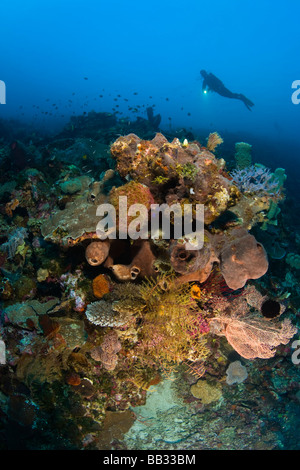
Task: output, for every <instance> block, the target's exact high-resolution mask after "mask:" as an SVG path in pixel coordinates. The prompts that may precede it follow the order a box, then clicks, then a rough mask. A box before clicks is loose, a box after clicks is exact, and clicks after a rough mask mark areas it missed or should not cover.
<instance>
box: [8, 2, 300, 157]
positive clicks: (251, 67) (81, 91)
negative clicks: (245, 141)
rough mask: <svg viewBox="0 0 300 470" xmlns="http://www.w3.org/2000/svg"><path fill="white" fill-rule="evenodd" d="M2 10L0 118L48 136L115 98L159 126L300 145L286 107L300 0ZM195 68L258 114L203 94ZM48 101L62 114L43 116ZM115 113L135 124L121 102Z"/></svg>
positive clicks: (17, 5)
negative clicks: (145, 110)
mask: <svg viewBox="0 0 300 470" xmlns="http://www.w3.org/2000/svg"><path fill="white" fill-rule="evenodd" d="M0 10H1V29H0V41H1V69H0V72H1V74H0V79H1V80H3V81H4V82H5V84H6V92H7V104H6V105H5V106H1V107H0V116H1V117H6V116H13V117H19V118H21V119H26V120H27V121H28V120H32V121H33V122H34V123H38V124H39V125H44V126H47V128H52V127H56V126H58V125H60V124H61V123H63V122H66V121H67V120H68V117H69V116H70V115H71V114H72V112H75V113H80V112H82V110H85V111H88V110H90V109H94V110H95V111H100V110H105V111H109V110H110V109H111V108H112V107H113V106H114V104H115V102H114V101H113V99H114V98H115V96H116V95H117V94H120V95H121V96H122V98H127V99H129V103H130V105H131V106H136V105H137V104H142V103H145V104H149V105H151V104H153V103H155V104H156V109H157V110H158V111H159V112H160V113H161V115H162V127H164V126H169V125H170V120H169V118H171V123H172V125H173V126H187V127H192V128H193V129H197V128H201V127H208V128H210V129H214V130H215V129H218V130H219V131H221V130H222V129H227V130H228V131H234V132H239V131H240V132H241V133H243V132H245V133H246V132H247V133H254V134H255V135H260V136H263V137H264V138H266V139H270V140H274V141H276V142H278V141H280V142H281V143H282V142H286V143H289V144H291V143H294V144H298V129H299V115H300V106H296V105H294V104H293V103H292V101H291V95H292V92H293V90H292V88H291V85H292V82H293V81H294V80H297V79H299V78H300V64H299V60H298V44H299V35H300V33H299V13H300V5H299V2H297V1H291V0H289V1H286V2H285V3H284V4H283V3H281V2H280V3H279V2H272V1H269V0H265V1H263V2H261V1H245V2H242V3H241V2H240V1H238V0H230V1H226V2H224V1H223V0H214V1H213V2H209V1H201V0H193V1H191V0H187V1H185V2H174V1H158V0H153V1H151V2H150V1H148V2H147V1H146V2H140V1H132V0H127V1H121V0H112V1H102V0H100V1H97V0H87V1H85V2H82V1H78V0H72V1H67V0H63V1H62V0H53V1H51V2H50V1H44V2H40V1H38V0H28V1H24V0H13V1H11V0H2V2H1V7H0ZM202 68H203V69H205V70H207V71H209V72H212V73H214V74H215V75H216V76H218V77H219V78H220V79H221V80H222V81H223V83H224V84H225V85H226V86H227V87H228V88H229V89H230V90H232V91H235V92H238V93H243V94H245V95H246V96H247V97H249V98H250V99H251V100H252V101H253V102H254V103H255V107H254V109H253V111H252V112H249V111H248V110H247V109H246V107H245V106H244V105H243V104H242V103H241V102H240V101H235V100H229V99H225V98H222V97H220V96H218V95H215V94H208V95H203V94H202V92H201V79H200V73H199V72H200V70H201V69H202ZM84 78H88V80H85V79H84ZM103 90H104V91H103ZM135 92H136V93H138V95H133V93H135ZM73 93H75V94H73ZM99 94H103V98H102V99H101V98H99ZM149 96H152V99H150V98H149ZM166 98H168V99H169V101H166ZM47 100H49V101H47ZM69 100H71V101H69ZM53 104H55V105H57V107H58V110H55V109H54V111H55V113H54V116H52V117H51V116H50V117H49V116H48V117H47V116H46V117H45V116H44V115H43V114H42V113H41V112H42V111H48V112H52V111H53V108H54V106H52V105H53ZM118 104H119V111H121V112H123V113H126V115H130V113H128V109H127V108H128V103H127V102H124V101H122V99H120V100H119V103H118ZM20 106H22V108H20ZM36 106H39V109H36ZM181 108H183V110H181ZM23 113H24V114H23ZM187 113H191V116H188V115H187ZM61 115H64V117H61ZM285 157H286V156H285Z"/></svg>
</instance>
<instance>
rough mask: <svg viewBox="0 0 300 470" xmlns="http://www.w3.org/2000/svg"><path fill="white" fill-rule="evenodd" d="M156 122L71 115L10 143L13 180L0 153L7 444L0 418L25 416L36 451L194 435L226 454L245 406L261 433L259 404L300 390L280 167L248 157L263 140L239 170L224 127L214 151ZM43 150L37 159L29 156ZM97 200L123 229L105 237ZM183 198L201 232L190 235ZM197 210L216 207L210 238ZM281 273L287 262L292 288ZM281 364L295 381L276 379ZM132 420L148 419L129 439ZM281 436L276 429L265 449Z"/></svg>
mask: <svg viewBox="0 0 300 470" xmlns="http://www.w3.org/2000/svg"><path fill="white" fill-rule="evenodd" d="M147 117H148V119H144V118H140V119H137V120H136V121H135V122H134V123H130V122H129V120H127V119H126V118H124V119H122V120H121V119H120V120H118V119H117V118H116V116H115V115H112V114H110V113H95V112H91V113H88V115H86V116H77V117H73V118H72V119H71V121H70V123H69V124H68V125H67V126H66V127H65V129H64V130H63V132H62V133H61V134H59V135H58V136H56V139H54V140H51V141H46V140H41V141H38V140H34V139H33V142H34V143H29V144H28V146H26V145H24V146H23V145H21V144H19V143H16V144H15V145H14V146H13V147H14V148H13V149H12V150H13V154H12V155H13V158H14V161H17V162H18V165H19V166H18V172H17V174H16V175H12V168H11V165H8V163H7V160H6V163H5V165H7V166H5V165H4V163H3V164H2V167H1V168H3V170H4V174H3V176H1V178H2V183H3V184H2V187H1V190H0V206H1V211H0V237H1V239H0V241H1V249H0V298H1V315H0V338H1V339H0V368H1V371H0V372H1V373H0V403H1V409H2V416H3V417H4V419H3V427H1V426H2V423H1V426H0V434H1V438H2V437H3V439H2V441H3V442H4V444H3V446H4V447H5V445H7V439H6V434H5V432H2V429H4V431H6V430H7V429H10V426H11V423H13V426H16V423H17V426H18V429H19V427H20V429H23V430H24V433H25V434H26V432H27V431H29V432H28V436H27V435H26V439H25V440H27V445H28V447H35V446H36V447H37V448H55V447H59V448H63V449H64V448H66V449H70V448H76V449H83V448H84V449H104V448H105V449H112V448H118V449H119V448H120V449H123V448H130V447H133V448H134V447H135V446H136V445H140V448H142V447H143V446H147V445H148V446H150V445H151V446H153V448H155V445H156V444H157V445H161V446H162V448H163V447H164V446H166V448H168V447H167V446H169V445H170V442H171V443H172V446H174V448H178V446H179V445H180V444H179V443H180V442H181V438H182V439H183V441H182V442H184V445H186V446H190V448H194V447H197V446H199V448H200V447H201V446H202V447H203V448H207V447H209V446H214V445H216V446H220V448H228V446H229V444H228V442H230V439H231V442H232V435H233V434H234V432H235V431H234V429H233V426H235V425H236V426H238V423H239V421H238V420H239V419H241V416H244V415H243V413H244V414H247V413H248V415H247V416H245V418H244V422H245V423H247V422H248V421H247V420H254V418H253V416H254V415H255V421H253V422H255V423H256V424H255V426H256V427H255V426H254V427H253V429H255V432H254V433H255V434H256V433H257V432H258V430H259V429H260V428H259V425H258V424H257V418H256V414H257V412H260V416H262V418H261V419H263V412H262V411H261V408H259V406H265V409H264V410H267V412H269V410H270V409H272V406H273V402H274V400H277V401H276V403H277V405H278V404H279V405H278V406H279V407H280V406H281V398H280V396H281V395H283V394H284V393H286V392H285V391H286V389H288V393H290V394H291V395H292V394H293V393H294V392H295V390H296V389H297V386H296V385H295V384H297V383H298V382H299V380H298V381H297V379H298V378H297V372H296V371H295V370H292V368H291V367H290V364H289V363H290V361H286V360H285V355H286V354H287V353H288V351H289V349H288V342H289V341H290V339H291V338H292V337H293V335H294V334H295V333H296V331H297V327H296V324H294V323H297V310H296V308H295V300H294V299H295V298H296V301H297V297H296V294H295V292H297V284H298V282H297V279H298V277H299V276H298V272H297V270H294V271H293V273H292V272H291V271H290V268H297V260H298V259H297V256H298V255H297V254H296V253H297V250H298V246H297V239H296V237H295V240H294V242H293V245H292V246H289V245H288V244H287V243H286V242H285V240H284V238H283V235H282V234H283V233H284V228H283V224H281V220H282V217H283V215H284V211H282V212H281V209H280V207H279V206H280V203H283V202H284V188H283V183H284V181H285V176H286V175H285V172H284V170H283V169H280V168H279V169H277V170H275V171H274V172H273V173H272V172H271V170H269V169H267V168H266V167H264V166H262V165H258V164H256V165H254V166H251V158H250V157H251V155H250V151H251V146H250V145H249V144H244V143H238V144H237V145H236V162H237V168H236V170H233V171H230V172H229V171H227V169H226V167H227V164H228V166H229V167H230V165H231V164H229V163H228V162H225V159H224V158H225V155H222V156H221V154H222V153H223V147H224V145H222V146H221V147H219V146H220V145H221V144H222V143H223V139H222V138H221V137H220V135H219V134H218V133H217V132H214V133H211V134H210V135H209V137H208V138H207V139H206V145H202V144H201V143H200V138H199V140H195V139H194V136H193V135H192V134H191V133H189V132H187V131H186V130H185V129H182V130H180V132H179V131H178V132H177V133H175V134H174V133H173V134H171V133H167V132H166V133H165V135H163V134H162V133H161V132H159V126H160V122H161V116H160V115H159V114H156V115H154V112H153V108H152V107H151V108H148V110H147ZM138 135H139V136H140V137H138ZM242 144H243V145H242ZM1 145H2V144H1ZM216 149H217V153H216V154H215V153H214V152H215V151H216ZM1 150H2V149H0V154H1V155H2V154H3V158H8V157H9V156H10V155H11V149H10V147H9V145H8V146H7V147H6V148H4V149H3V152H1ZM238 153H239V156H238V155H237V154H238ZM31 154H33V157H34V159H32V160H30V161H35V162H36V166H37V168H30V167H28V166H27V164H28V162H29V160H28V156H29V155H31ZM223 156H224V158H223ZM0 164H1V162H0ZM6 175H8V178H7V179H9V178H10V179H11V181H9V183H8V182H7V181H6V180H5V178H6V177H7V176H6ZM122 197H125V198H126V201H127V208H128V207H131V206H132V205H133V204H137V205H140V206H136V208H137V211H136V213H133V212H131V213H130V212H129V213H128V214H127V216H126V218H125V217H124V216H123V212H122V208H121V206H120V200H122V199H121V198H122ZM101 204H110V207H113V208H114V210H115V226H113V227H111V229H112V232H115V237H109V236H108V237H107V238H106V239H105V237H103V239H102V238H99V233H100V232H99V231H98V233H97V227H98V223H99V221H100V222H101V221H102V222H103V221H105V220H106V219H105V217H106V215H103V214H101V215H98V214H99V212H98V210H97V209H98V208H99V206H101ZM187 205H190V207H191V213H190V215H191V221H190V222H191V227H190V231H189V232H188V233H180V236H178V233H177V229H178V227H181V228H182V229H185V218H184V215H185V214H184V213H183V209H184V208H185V206H187ZM197 205H203V209H204V214H203V215H204V217H203V227H202V228H203V245H202V246H200V247H199V246H197V244H196V243H195V240H194V234H195V231H194V229H195V226H196V222H197V215H198V213H197ZM153 206H159V207H160V208H161V213H159V214H158V213H155V211H153ZM162 206H163V209H162ZM174 206H176V207H175V209H174ZM105 207H108V206H105ZM138 207H140V208H143V210H142V209H141V211H140V212H139V210H138ZM172 208H173V209H172ZM176 208H177V210H178V213H179V218H178V213H177V212H176ZM163 210H164V211H166V213H168V214H169V229H170V230H169V232H168V231H167V230H166V227H165V226H163V225H162V224H161V225H159V224H158V225H156V231H154V232H152V231H151V228H152V227H151V223H152V222H153V219H155V217H157V219H156V221H157V220H158V219H160V220H162V219H163V216H162V213H163ZM168 211H169V212H168ZM164 214H165V213H164ZM178 222H179V223H178ZM276 224H277V225H276ZM131 229H132V232H134V233H135V234H136V235H137V236H136V237H135V238H134V237H132V236H131V234H132V232H131V231H130V230H131ZM275 230H276V231H275ZM250 231H251V232H250ZM112 232H108V233H107V234H106V235H110V234H111V233H112ZM270 240H271V241H270ZM265 241H266V242H265ZM268 241H269V243H268ZM275 242H276V243H278V244H279V247H280V248H282V250H280V249H279V248H278V247H277V245H275ZM265 244H266V248H267V250H265V249H264V245H265ZM270 245H272V246H271V247H270ZM191 248H192V249H191ZM272 248H273V251H272ZM282 251H284V254H283V255H282V254H281V252H282ZM266 252H268V254H269V256H270V263H269V260H268V258H267V254H266ZM275 252H278V254H277V256H276V253H275ZM270 253H273V256H271V255H270ZM274 253H275V254H274ZM285 253H289V254H288V255H287V256H286V257H285ZM284 257H285V259H284ZM277 263H278V264H277ZM270 267H271V270H272V272H271V273H270V272H269V271H270ZM276 270H284V276H285V277H284V282H283V283H281V284H280V283H279V281H278V277H276V273H277V271H276ZM274 273H275V274H274ZM297 295H298V294H297ZM239 356H241V357H242V358H243V359H242V364H243V365H242V364H241V361H239V360H235V359H238V358H239ZM260 359H269V361H267V362H268V364H270V365H269V366H264V365H262V364H261V361H260ZM248 360H249V361H248ZM255 360H256V361H255ZM247 361H248V362H247ZM281 367H285V370H287V369H288V377H289V383H288V384H287V381H288V379H285V378H281V379H280V377H281V376H280V374H277V375H276V374H275V372H274V371H275V370H276V368H277V369H278V370H280V368H281ZM245 369H246V371H245ZM272 374H273V375H272ZM260 377H264V378H263V381H262V380H261V379H260ZM246 378H247V380H246ZM284 380H286V382H284ZM283 382H284V383H283ZM226 383H227V385H232V384H239V385H238V386H236V387H227V386H226ZM263 383H268V384H269V385H268V387H271V388H272V390H271V392H266V391H264V393H265V394H267V393H268V399H267V400H260V395H259V389H263ZM257 384H259V387H258V386H257ZM270 384H272V385H270ZM175 389H176V396H175V393H174V390H175ZM157 391H158V396H159V398H155V397H156V392H157ZM164 394H165V395H166V396H164ZM235 394H236V395H235ZM292 396H293V398H292V399H293V400H294V399H295V400H296V398H294V395H292ZM151 397H153V399H152V400H153V401H151ZM166 397H167V398H166ZM179 397H180V398H179ZM249 397H251V400H252V399H253V403H254V405H253V407H254V411H253V410H251V406H252V405H251V404H250V405H247V403H248V401H249V400H250V398H249ZM274 397H275V398H274ZM277 397H279V398H277ZM146 399H147V403H148V405H149V404H151V403H156V405H155V406H156V409H153V410H152V411H151V406H150V405H149V407H148V408H147V406H146V411H145V419H146V420H147V419H148V418H149V419H150V420H152V421H151V423H154V422H155V424H154V426H152V427H151V426H147V424H143V423H141V422H140V421H139V413H141V415H142V416H143V409H144V408H143V407H144V406H145V403H146ZM155 400H158V402H159V403H157V402H155ZM272 400H273V402H272ZM251 403H252V402H251ZM224 404H225V405H224ZM245 404H246V405H245ZM233 406H236V407H237V410H238V411H239V413H238V415H237V414H236V413H235V410H234V409H233V408H232V407H233ZM173 408H174V409H175V408H176V410H177V411H178V413H179V415H178V416H182V422H179V421H178V422H177V421H174V413H175V411H174V409H173ZM144 410H145V409H144ZM147 410H148V411H147ZM149 410H150V411H149ZM225 411H226V412H225ZM147 413H148V415H147ZM149 413H150V414H149ZM151 413H154V415H155V416H152V415H151ZM226 413H227V414H226ZM251 413H252V414H251ZM207 416H208V417H209V418H210V417H211V416H213V420H209V425H208V426H207V423H206V422H205V419H206V417H207ZM223 417H225V421H226V426H223ZM225 421H224V422H225ZM200 422H201V430H200V431H199V429H200V428H199V425H198V424H197V423H200ZM251 422H252V421H251ZM45 423H47V426H48V427H47V429H46V431H44V429H45ZM133 423H135V425H134V426H133ZM166 423H167V425H166ZM168 423H173V424H174V423H177V424H176V426H173V424H172V426H168ZM213 423H214V424H213ZM220 423H221V424H220ZM233 423H234V424H233ZM164 425H166V426H167V427H168V428H169V429H166V427H164ZM271 425H272V423H270V426H269V428H271ZM135 426H136V427H137V428H138V426H140V427H142V426H144V428H142V432H140V431H141V429H140V428H138V435H137V436H135V443H134V444H133V443H132V440H131V438H130V432H131V429H132V430H133V429H134V427H135ZM156 426H157V427H156ZM206 429H208V431H207V434H206V431H205V430H206ZM154 430H155V431H154ZM158 430H160V431H161V432H160V431H159V432H158ZM216 430H217V431H216ZM132 432H133V431H132ZM127 433H128V434H127ZM199 433H200V434H199ZM201 433H202V434H203V435H204V434H205V439H207V441H205V442H204V441H203V437H201V436H202V434H201ZM133 435H134V434H133ZM49 436H50V438H49ZM143 436H144V438H143ZM148 436H149V442H151V444H149V442H148V441H147V439H148ZM174 436H175V437H178V440H177V441H176V438H175V437H174ZM192 436H196V437H195V440H194V441H193V439H194V438H193V437H192ZM245 436H247V437H245ZM245 436H244V437H243V439H244V441H243V442H244V443H243V445H245V447H247V445H248V444H249V442H250V444H251V445H252V442H253V439H254V437H253V436H252V435H251V436H249V433H245ZM259 437H260V438H261V436H259ZM49 439H50V440H49ZM164 439H165V441H164ZM172 439H173V440H172ZM241 439H242V438H241ZM257 439H258V438H257ZM260 440H261V439H260ZM275 440H276V439H275V437H274V435H273V434H272V436H271V437H270V438H268V439H267V438H266V444H265V445H266V446H268V445H269V446H270V447H274V446H275V444H274V442H275ZM2 441H1V442H2ZM158 442H159V444H158ZM1 445H2V444H1ZM255 445H258V444H257V441H255ZM176 446H177V447H176ZM254 447H255V446H254Z"/></svg>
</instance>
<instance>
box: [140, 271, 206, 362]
mask: <svg viewBox="0 0 300 470" xmlns="http://www.w3.org/2000/svg"><path fill="white" fill-rule="evenodd" d="M140 292H141V295H142V297H143V299H144V301H145V309H144V310H143V313H142V324H141V332H140V337H141V341H140V344H139V349H143V350H144V353H145V354H146V355H147V356H149V357H151V358H152V359H154V360H155V361H156V362H157V361H158V362H159V363H160V364H164V366H165V367H168V366H171V365H172V364H177V365H178V364H180V363H181V362H182V361H191V362H194V361H198V360H204V359H205V358H206V357H207V355H208V354H209V351H208V349H207V348H206V341H205V334H204V333H203V331H202V330H201V329H198V328H197V323H198V322H197V319H198V317H199V315H200V314H199V311H198V306H197V303H196V301H195V300H194V299H193V298H192V297H191V295H190V286H189V285H180V286H178V285H177V284H176V283H174V278H173V277H172V276H169V277H168V276H161V277H159V278H156V279H155V280H152V279H151V280H149V281H147V282H145V283H144V284H143V285H142V287H141V291H140Z"/></svg>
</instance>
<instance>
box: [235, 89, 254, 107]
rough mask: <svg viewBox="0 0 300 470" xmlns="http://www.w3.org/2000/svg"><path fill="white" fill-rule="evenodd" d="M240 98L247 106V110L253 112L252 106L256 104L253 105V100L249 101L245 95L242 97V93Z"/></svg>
mask: <svg viewBox="0 0 300 470" xmlns="http://www.w3.org/2000/svg"><path fill="white" fill-rule="evenodd" d="M239 97H240V100H241V101H243V103H244V105H245V106H246V108H247V109H249V111H252V109H251V108H252V106H254V103H252V101H251V100H249V99H248V98H246V96H245V95H242V94H241V93H240V95H239Z"/></svg>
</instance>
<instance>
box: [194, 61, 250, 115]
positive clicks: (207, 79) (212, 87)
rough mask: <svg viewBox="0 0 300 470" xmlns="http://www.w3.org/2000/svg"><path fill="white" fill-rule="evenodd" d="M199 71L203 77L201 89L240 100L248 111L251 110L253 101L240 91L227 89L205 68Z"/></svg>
mask: <svg viewBox="0 0 300 470" xmlns="http://www.w3.org/2000/svg"><path fill="white" fill-rule="evenodd" d="M200 73H201V75H202V77H203V79H204V80H203V84H202V90H203V91H205V92H206V91H215V92H216V93H218V94H219V95H221V96H225V98H233V99H236V100H241V101H242V102H243V103H244V105H245V106H246V108H247V109H249V111H252V110H251V107H252V106H254V103H252V101H250V100H249V99H248V98H246V96H244V95H242V94H241V93H232V91H230V90H228V88H226V87H225V86H224V84H223V83H222V82H221V80H220V79H219V78H217V77H216V76H215V75H214V74H212V73H207V72H205V70H201V71H200Z"/></svg>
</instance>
